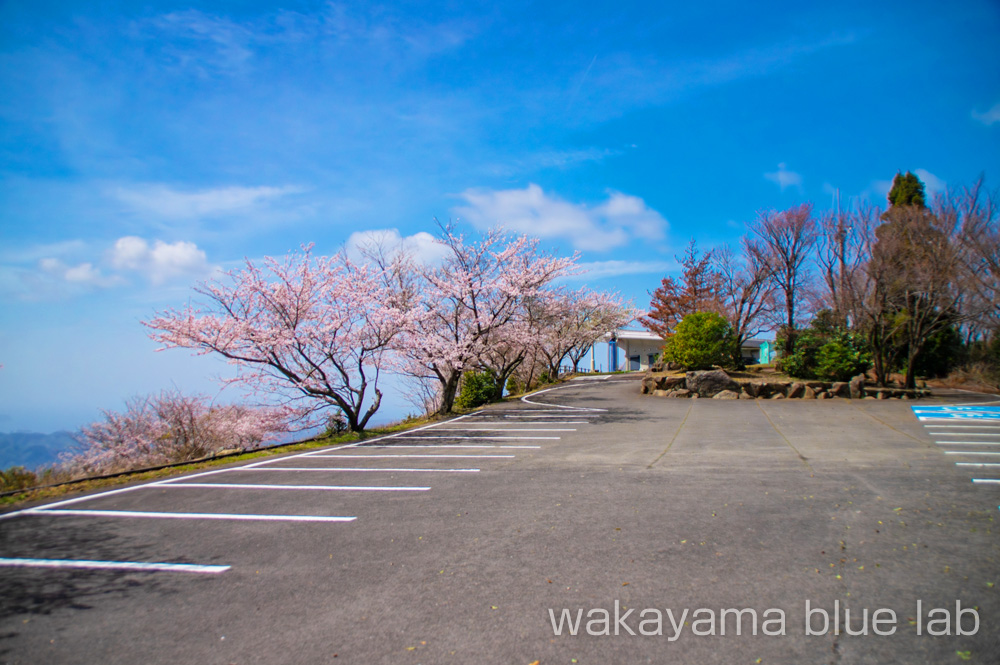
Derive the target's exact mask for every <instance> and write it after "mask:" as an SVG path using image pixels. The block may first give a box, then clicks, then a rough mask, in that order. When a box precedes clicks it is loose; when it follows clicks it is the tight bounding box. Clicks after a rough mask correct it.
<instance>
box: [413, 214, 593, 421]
mask: <svg viewBox="0 0 1000 665" xmlns="http://www.w3.org/2000/svg"><path fill="white" fill-rule="evenodd" d="M440 241H441V242H442V243H443V244H444V246H445V247H446V248H447V250H448V251H447V255H446V256H445V258H444V260H443V261H442V262H441V263H440V264H438V265H434V266H424V267H422V269H421V271H420V273H421V274H420V277H421V280H420V281H421V288H420V305H419V307H418V315H417V316H416V318H415V322H414V325H413V326H411V327H410V329H409V331H408V332H407V333H406V334H405V335H403V336H401V337H400V338H399V339H398V340H397V344H396V347H397V348H398V349H400V351H401V352H402V353H403V354H404V355H405V356H406V357H407V358H408V360H409V369H408V372H409V373H411V374H413V375H417V376H428V375H429V376H433V377H434V378H435V379H437V381H438V382H439V384H440V395H441V398H440V407H439V409H438V413H440V414H447V413H450V412H451V410H452V407H453V406H454V403H455V395H456V392H457V390H458V386H459V381H460V379H461V377H462V372H464V371H465V370H466V369H469V368H473V367H477V366H479V365H481V364H482V362H481V361H482V359H483V358H484V356H485V354H486V352H487V349H489V348H490V344H491V340H495V339H497V337H498V335H499V333H498V331H500V330H501V328H503V327H508V332H509V327H510V326H516V325H517V324H518V322H519V321H523V317H524V316H525V315H526V309H525V303H526V302H527V301H528V300H530V299H532V298H535V297H537V296H538V295H539V294H541V293H542V292H543V290H544V289H545V288H546V287H547V286H548V285H550V284H551V283H552V281H553V280H555V279H556V278H558V277H560V276H563V275H567V274H570V273H571V272H572V270H573V267H574V265H575V263H576V260H577V257H576V256H573V257H569V258H565V257H554V256H550V255H547V254H545V253H543V252H542V251H541V250H540V249H539V247H538V240H537V239H532V238H529V237H527V236H517V237H514V236H509V235H508V234H506V233H504V232H503V231H502V230H501V229H493V230H491V231H489V232H487V233H486V234H485V235H484V236H483V237H482V238H481V239H480V240H478V241H467V240H466V239H465V238H464V237H463V236H462V235H460V234H456V233H455V232H454V230H453V229H452V228H451V227H448V226H446V227H444V228H443V229H442V235H441V238H440Z"/></svg>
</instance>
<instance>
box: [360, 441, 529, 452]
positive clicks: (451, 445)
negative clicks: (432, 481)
mask: <svg viewBox="0 0 1000 665" xmlns="http://www.w3.org/2000/svg"><path fill="white" fill-rule="evenodd" d="M368 447H369V448H516V449H524V450H538V449H539V448H541V446H505V445H496V444H493V443H479V444H477V443H414V444H412V445H411V444H405V443H385V444H381V443H380V444H378V445H375V446H368Z"/></svg>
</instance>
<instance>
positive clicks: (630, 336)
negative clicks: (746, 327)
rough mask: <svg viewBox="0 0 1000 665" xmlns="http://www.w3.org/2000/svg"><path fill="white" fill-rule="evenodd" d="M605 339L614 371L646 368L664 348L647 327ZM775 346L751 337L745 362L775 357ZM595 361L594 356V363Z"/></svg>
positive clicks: (744, 353)
mask: <svg viewBox="0 0 1000 665" xmlns="http://www.w3.org/2000/svg"><path fill="white" fill-rule="evenodd" d="M604 339H605V340H606V341H607V343H608V366H609V368H610V369H611V370H612V371H614V370H622V371H629V372H640V371H646V370H648V369H649V368H650V367H652V366H653V363H655V362H656V360H657V358H659V357H660V351H662V350H663V338H662V337H660V336H659V335H657V334H656V333H653V332H650V331H648V330H627V329H624V328H622V329H619V330H616V331H614V332H613V333H608V334H607V335H605V336H604ZM773 346H774V342H772V341H771V340H766V339H748V340H747V341H745V342H744V343H743V346H742V347H741V351H742V355H743V362H745V363H746V364H747V365H755V364H757V363H767V362H770V361H771V360H772V359H773V357H774V354H773V351H774V349H773ZM764 356H766V357H764ZM593 362H594V361H593V356H592V357H591V364H593Z"/></svg>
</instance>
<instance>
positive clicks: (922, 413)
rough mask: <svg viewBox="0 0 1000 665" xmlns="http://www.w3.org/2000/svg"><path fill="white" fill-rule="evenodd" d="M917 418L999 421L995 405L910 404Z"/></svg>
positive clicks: (999, 408)
mask: <svg viewBox="0 0 1000 665" xmlns="http://www.w3.org/2000/svg"><path fill="white" fill-rule="evenodd" d="M910 408H911V409H913V415H915V416H916V417H917V420H922V421H924V420H965V421H968V420H976V421H983V420H985V421H994V420H996V421H1000V407H997V406H912V407H910Z"/></svg>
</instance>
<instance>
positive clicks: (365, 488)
mask: <svg viewBox="0 0 1000 665" xmlns="http://www.w3.org/2000/svg"><path fill="white" fill-rule="evenodd" d="M163 487H175V488H176V487H200V488H213V489H214V488H217V487H221V488H223V489H239V490H327V491H331V492H426V491H428V490H429V489H430V487H378V486H369V485H255V484H253V483H172V484H170V485H163Z"/></svg>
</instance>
